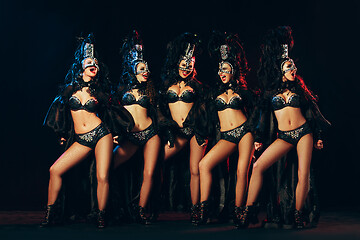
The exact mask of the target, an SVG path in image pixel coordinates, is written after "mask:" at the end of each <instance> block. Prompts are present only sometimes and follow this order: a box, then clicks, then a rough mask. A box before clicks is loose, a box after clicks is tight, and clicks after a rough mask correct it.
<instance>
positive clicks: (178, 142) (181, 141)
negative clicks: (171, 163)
mask: <svg viewBox="0 0 360 240" xmlns="http://www.w3.org/2000/svg"><path fill="white" fill-rule="evenodd" d="M187 142H188V140H187V139H185V138H176V139H175V143H174V147H172V148H170V147H169V146H168V145H165V149H164V153H165V155H164V160H165V161H166V160H168V159H169V158H171V157H172V156H174V155H175V154H176V153H178V152H179V151H180V150H181V149H182V148H183V147H184V146H185V145H186V143H187Z"/></svg>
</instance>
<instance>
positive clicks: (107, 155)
mask: <svg viewBox="0 0 360 240" xmlns="http://www.w3.org/2000/svg"><path fill="white" fill-rule="evenodd" d="M112 150H113V141H112V135H111V134H108V135H106V136H104V137H102V138H101V139H100V140H99V141H98V142H97V144H96V147H95V158H96V171H97V175H98V177H99V176H102V177H104V176H107V175H108V172H109V168H110V163H111V157H112Z"/></svg>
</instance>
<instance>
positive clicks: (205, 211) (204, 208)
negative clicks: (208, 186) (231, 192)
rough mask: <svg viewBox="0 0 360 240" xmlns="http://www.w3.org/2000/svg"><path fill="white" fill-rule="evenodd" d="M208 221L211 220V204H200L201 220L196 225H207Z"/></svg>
mask: <svg viewBox="0 0 360 240" xmlns="http://www.w3.org/2000/svg"><path fill="white" fill-rule="evenodd" d="M208 219H209V202H208V201H203V202H201V203H200V208H199V219H198V221H197V222H196V225H203V224H206V223H207V221H208Z"/></svg>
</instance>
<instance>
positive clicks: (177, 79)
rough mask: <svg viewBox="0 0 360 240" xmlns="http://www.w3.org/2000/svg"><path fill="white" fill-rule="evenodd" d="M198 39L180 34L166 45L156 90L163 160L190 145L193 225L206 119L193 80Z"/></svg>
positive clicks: (200, 93) (198, 85) (200, 91)
mask: <svg viewBox="0 0 360 240" xmlns="http://www.w3.org/2000/svg"><path fill="white" fill-rule="evenodd" d="M198 47H199V38H198V36H197V35H195V34H191V33H184V34H181V35H180V36H178V37H177V38H176V39H174V40H173V41H172V42H170V43H169V44H168V48H167V56H166V61H165V64H164V67H163V72H162V80H163V82H162V86H161V89H160V93H161V94H160V104H159V106H160V109H161V112H160V113H161V114H160V115H159V124H160V125H161V126H162V129H163V133H162V135H163V136H164V139H165V142H166V143H167V144H166V145H165V147H164V159H165V160H167V159H169V158H171V157H173V156H174V155H175V154H177V153H178V152H179V151H180V150H181V149H182V148H184V147H185V146H186V145H187V144H188V143H189V145H190V175H191V177H190V194H191V202H192V207H191V221H192V222H195V218H196V215H197V210H198V209H197V205H198V203H199V198H200V194H199V192H200V191H199V190H200V177H199V161H200V159H201V158H202V157H203V155H204V151H205V147H206V144H207V139H206V136H207V131H206V127H207V121H208V120H207V119H206V111H205V107H204V96H203V85H202V84H201V83H200V82H199V81H198V80H197V79H196V78H195V76H196V70H195V56H196V55H197V53H198ZM165 129H166V130H165Z"/></svg>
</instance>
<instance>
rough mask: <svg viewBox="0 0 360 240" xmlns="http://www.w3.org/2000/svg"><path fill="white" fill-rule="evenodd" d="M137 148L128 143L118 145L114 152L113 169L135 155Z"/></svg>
mask: <svg viewBox="0 0 360 240" xmlns="http://www.w3.org/2000/svg"><path fill="white" fill-rule="evenodd" d="M138 148H139V146H137V145H135V144H133V143H131V142H129V141H126V142H124V143H123V144H121V145H118V146H117V147H116V148H115V150H114V168H117V167H119V166H120V165H121V164H123V163H125V162H126V161H127V160H129V159H130V158H131V157H132V156H133V155H134V154H135V152H136V151H137V150H138Z"/></svg>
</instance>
